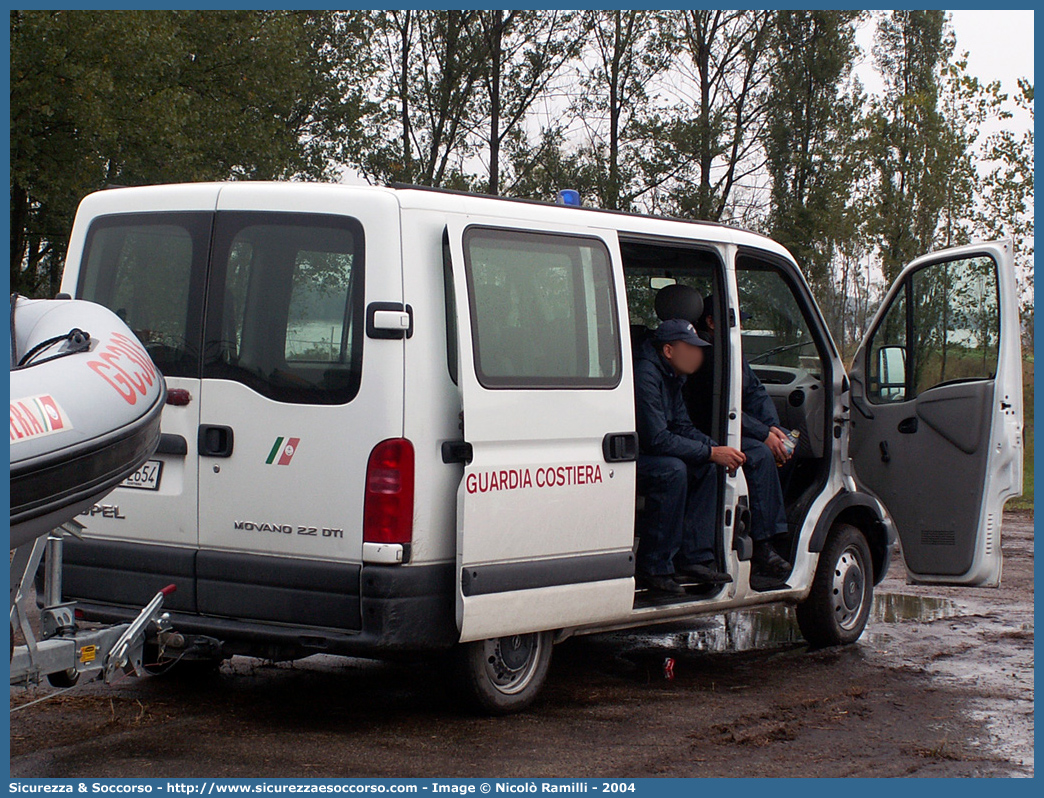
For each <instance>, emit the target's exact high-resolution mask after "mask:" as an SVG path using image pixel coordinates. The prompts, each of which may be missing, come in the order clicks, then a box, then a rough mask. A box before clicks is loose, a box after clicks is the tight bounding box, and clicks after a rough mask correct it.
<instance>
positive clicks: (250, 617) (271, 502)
mask: <svg viewBox="0 0 1044 798" xmlns="http://www.w3.org/2000/svg"><path fill="white" fill-rule="evenodd" d="M674 283H681V284H684V285H689V286H691V287H693V288H695V289H696V290H697V291H699V292H700V295H701V296H702V295H711V294H712V295H713V296H714V297H715V298H716V299H715V300H714V307H713V308H712V309H711V310H712V312H713V314H714V320H715V329H716V330H717V331H718V332H717V336H718V338H717V345H715V346H714V347H713V349H712V350H710V351H712V352H713V355H712V357H711V362H710V363H709V364H708V366H707V368H710V369H712V370H713V379H714V388H715V390H714V392H713V395H714V401H713V407H712V408H711V413H710V417H711V429H710V430H709V434H711V435H712V437H714V438H715V439H716V440H717V441H718V442H720V443H722V444H728V445H731V446H735V447H739V446H740V413H741V402H740V397H741V390H742V385H741V379H742V360H741V358H745V359H746V360H747V362H748V363H749V364H750V365H751V367H752V368H753V369H754V371H755V373H756V374H757V375H758V377H759V378H760V380H761V381H762V383H763V384H764V385H765V386H766V388H767V391H768V392H769V394H770V395H771V397H772V399H773V401H774V403H775V405H776V408H777V410H778V413H779V416H780V419H781V423H782V425H783V426H785V427H786V428H787V429H793V430H797V431H798V432H799V433H800V436H799V438H798V444H799V445H798V448H797V451H796V453H795V457H794V459H793V460H792V461H791V462H790V463H788V465H787V467H786V468H784V469H781V470H780V478H781V480H782V483H783V487H784V495H785V500H786V510H787V521H788V527H789V541H787V544H786V546H784V547H782V548H783V549H784V550H782V551H781V552H780V553H781V554H782V555H784V557H785V558H786V559H787V560H788V562H790V563H792V564H793V570H792V571H791V573H790V575H789V577H788V578H787V579H785V580H776V581H775V582H771V583H768V584H766V583H764V582H759V580H758V579H752V578H751V569H750V557H751V539H750V537H749V534H748V527H749V519H750V509H749V507H750V504H749V501H748V491H747V486H746V483H745V481H744V475H743V471H742V470H739V471H737V472H736V473H734V474H726V473H725V472H724V471H723V470H722V469H717V470H718V472H720V473H718V475H717V478H718V479H719V480H720V485H719V488H720V489H719V491H718V496H719V502H720V505H719V507H718V508H717V558H718V568H720V569H722V570H724V571H726V572H727V573H728V574H729V575H731V577H732V579H733V581H732V583H731V584H726V585H715V586H711V587H699V588H696V589H693V590H691V591H690V592H687V593H686V594H685V595H684V596H664V595H652V594H649V593H648V592H646V591H643V590H639V591H637V592H636V589H635V580H634V550H635V535H636V529H638V530H639V531H640V528H641V523H640V514H641V512H642V508H643V504H644V501H643V497H642V496H640V495H638V494H637V493H636V479H635V468H636V465H635V461H636V457H637V436H636V433H635V399H634V385H633V376H632V375H633V363H632V340H637V339H638V338H640V337H641V336H642V335H644V334H645V333H647V332H648V328H651V327H654V326H655V325H656V323H657V322H656V317H655V313H654V308H653V302H654V298H655V295H656V292H657V290H658V289H660V288H662V287H663V286H666V285H670V284H674ZM62 291H63V293H67V294H69V295H70V296H73V297H76V298H81V299H87V300H91V301H94V302H98V303H101V304H102V305H105V306H106V307H108V308H110V309H112V310H113V311H114V312H115V313H117V314H118V315H119V316H120V317H121V318H122V319H124V320H125V321H126V323H127V324H128V326H129V327H130V328H131V329H132V330H133V331H134V333H135V335H137V336H138V338H139V339H140V340H141V341H142V342H143V344H144V345H145V346H146V348H147V349H148V352H149V354H150V355H151V357H152V359H153V360H154V361H155V363H156V364H157V366H158V367H159V368H160V369H161V371H162V372H163V374H164V376H165V378H166V380H167V387H168V394H167V401H166V405H165V408H164V411H163V417H162V431H163V437H162V441H161V443H160V447H159V450H158V452H157V454H156V455H155V457H154V459H153V460H151V461H150V462H148V463H147V464H146V465H145V466H143V467H142V468H141V469H140V471H139V472H137V473H136V474H134V475H132V476H131V477H130V478H128V479H127V480H126V481H125V482H124V483H123V484H122V485H121V486H120V487H118V488H117V489H116V490H115V491H114V492H113V493H112V494H110V495H109V496H108V497H107V498H106V499H105V500H104V501H103V503H101V504H97V505H94V506H92V507H90V508H87V509H86V510H85V512H84V514H83V515H82V516H80V520H81V521H83V522H84V523H85V524H86V525H87V533H86V537H85V539H84V540H83V541H75V540H70V541H68V542H67V544H66V551H65V575H64V593H65V596H66V598H67V599H69V600H75V601H77V602H78V603H79V607H80V609H81V611H82V612H83V614H84V616H85V617H86V618H87V619H90V620H98V621H120V620H124V619H127V618H129V617H131V616H132V615H133V614H134V613H135V607H138V606H140V605H141V604H142V603H144V602H145V601H147V600H148V599H149V597H151V596H152V595H153V594H154V593H155V592H156V591H157V590H159V589H160V588H162V587H163V586H165V585H168V584H172V583H173V584H176V585H177V592H175V593H173V594H172V595H171V596H170V597H169V603H168V608H169V610H170V611H171V615H172V617H171V620H172V622H173V624H174V626H175V627H176V628H177V629H178V630H179V631H181V632H183V633H186V634H188V635H200V636H205V637H208V638H214V639H217V640H219V641H221V647H220V649H219V650H217V651H213V650H212V651H211V652H210V653H211V655H212V656H214V657H229V656H232V655H235V654H248V655H252V656H259V657H266V658H272V659H293V658H299V657H304V656H308V655H310V654H314V653H319V652H323V653H328V654H343V655H352V656H364V657H375V658H394V657H410V658H416V657H421V656H425V655H428V654H438V653H439V652H444V653H446V654H448V655H450V657H451V658H452V660H453V661H454V663H455V666H456V668H457V673H458V676H459V682H460V684H462V685H463V686H464V688H465V694H466V695H467V696H468V697H469V698H470V699H471V700H472V701H473V702H474V703H475V704H476V705H477V706H478V707H480V708H481V709H483V710H485V711H488V712H492V713H502V712H508V711H512V710H516V709H520V708H522V707H524V706H526V705H527V704H529V703H530V702H531V701H532V700H533V699H534V697H535V696H536V695H537V693H538V691H539V690H540V687H541V685H542V683H543V681H544V679H545V676H546V674H547V670H548V664H549V660H550V657H551V650H552V646H553V645H554V644H555V643H557V642H560V641H562V640H564V639H565V638H568V637H570V636H571V635H584V634H590V633H593V632H602V631H606V630H611V629H621V628H626V627H636V626H642V625H648V624H656V623H663V622H665V621H677V620H678V619H682V618H687V617H692V616H696V615H701V614H706V613H721V612H723V611H727V610H733V609H736V608H741V607H750V606H752V605H758V604H765V603H770V602H786V603H790V604H793V605H796V612H797V618H798V620H799V622H800V627H801V630H802V632H803V634H804V635H805V637H806V638H807V639H808V640H809V641H810V643H812V644H814V645H818V646H822V645H836V644H845V643H851V642H853V641H855V640H856V639H857V638H859V636H860V634H861V633H862V631H863V628H864V626H865V624H866V622H867V617H868V614H869V611H870V605H871V597H872V590H873V586H874V584H875V583H877V582H879V581H880V580H881V579H882V578H883V577H884V574H885V572H886V570H887V569H888V565H889V561H890V553H891V550H892V546H893V543H894V541H895V536H896V534H898V540H899V541H900V542H901V548H902V555H903V559H904V561H905V563H906V566H907V571H908V573H909V578H910V579H912V580H915V581H919V582H934V583H939V584H959V585H996V584H997V583H998V582H999V580H1000V576H1001V546H1000V525H1001V511H1002V508H1003V505H1004V502H1005V500H1006V499H1008V498H1010V497H1012V496H1016V495H1018V494H1019V493H1020V492H1021V490H1022V423H1023V422H1022V419H1023V410H1022V393H1021V379H1022V378H1021V356H1020V340H1019V339H1020V326H1019V318H1018V310H1017V303H1016V288H1015V275H1014V270H1013V261H1012V249H1011V244H1010V243H1009V242H1000V243H986V244H976V245H972V246H966V247H961V248H959V249H953V250H949V251H946V252H941V253H937V254H933V255H928V256H925V257H923V258H921V259H919V260H917V261H915V262H914V263H911V264H910V265H909V266H908V267H907V268H906V269H905V270H904V271H903V272H902V274H901V275H900V276H899V278H898V279H897V280H896V282H895V284H894V285H892V287H891V289H890V290H889V291H888V293H887V295H886V296H885V300H884V303H883V305H882V307H881V309H880V311H879V312H878V313H877V316H876V317H875V319H874V320H873V322H872V324H871V325H870V328H869V332H868V333H867V334H866V338H865V339H864V341H863V343H862V346H861V347H860V349H859V350H858V352H857V353H856V355H855V357H854V360H853V363H852V365H851V367H850V368H849V369H847V371H846V368H845V366H844V364H843V363H842V360H841V357H840V355H839V353H838V349H837V347H836V346H835V344H834V342H833V340H832V339H831V336H830V334H829V332H828V329H827V327H826V325H825V324H824V320H823V317H822V315H821V313H820V311H819V309H818V308H817V306H816V303H815V301H814V300H813V298H812V294H811V293H810V291H809V287H808V285H807V283H806V281H805V280H804V278H803V277H802V275H801V272H800V271H799V269H798V266H797V264H796V263H795V262H794V260H793V258H792V257H791V256H790V255H789V254H788V253H787V251H786V250H785V249H784V248H783V247H782V246H780V245H779V244H777V243H775V242H773V241H771V240H770V239H768V238H765V237H762V236H760V235H756V234H753V233H750V232H746V231H743V230H738V229H733V228H730V227H726V226H720V225H714V224H702V223H693V222H686V221H680V220H674V219H666V218H656V217H651V216H641V215H632V214H624V213H614V212H606V211H600V210H597V209H591V208H581V207H570V206H563V205H559V204H551V203H539V202H526V201H518V200H506V199H496V198H490V197H482V196H477V195H470V194H463V193H456V192H448V191H435V190H426V189H418V188H410V187H391V188H377V187H373V188H370V187H349V186H338V185H314V184H300V183H284V184H258V183H227V184H198V185H170V186H151V187H142V188H127V189H112V190H107V191H103V192H99V193H96V194H92V195H91V196H89V197H87V198H86V199H84V200H83V202H82V203H81V205H80V207H79V211H78V213H77V216H76V222H75V226H74V229H73V232H72V237H71V242H70V245H69V250H68V260H67V264H66V270H65V275H64V279H63V283H62ZM741 310H742V311H743V316H742V319H741V316H740V311H741ZM636 520H637V523H636ZM787 547H789V550H786V549H787ZM153 653H155V654H159V655H164V656H167V657H170V656H174V655H173V654H171V653H170V652H166V654H164V652H153Z"/></svg>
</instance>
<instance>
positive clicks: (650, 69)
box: [575, 10, 670, 210]
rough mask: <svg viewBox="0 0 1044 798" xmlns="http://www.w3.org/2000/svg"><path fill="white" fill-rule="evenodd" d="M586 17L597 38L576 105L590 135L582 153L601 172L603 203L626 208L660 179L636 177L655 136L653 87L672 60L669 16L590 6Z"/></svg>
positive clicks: (598, 196)
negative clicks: (652, 134) (651, 102)
mask: <svg viewBox="0 0 1044 798" xmlns="http://www.w3.org/2000/svg"><path fill="white" fill-rule="evenodd" d="M586 20H587V28H586V29H587V30H589V31H590V33H589V35H590V37H591V42H590V45H589V52H586V53H585V54H584V57H583V58H581V74H580V91H581V93H580V96H579V97H578V98H577V103H576V106H575V113H576V114H577V115H578V116H579V117H580V118H581V119H582V120H583V123H584V125H585V127H586V130H587V135H588V142H587V144H586V145H585V146H584V147H582V148H581V155H582V157H584V158H586V159H588V160H590V161H591V162H592V164H593V165H594V166H595V169H596V172H597V174H598V175H599V179H598V183H597V185H596V186H595V193H596V201H597V203H598V205H599V206H600V207H603V208H610V209H613V210H626V209H630V208H631V206H632V203H633V202H634V200H635V199H636V198H637V197H639V196H640V195H641V194H643V193H645V192H646V191H648V190H649V188H650V187H651V184H652V183H653V182H655V180H656V176H650V175H648V174H646V175H644V177H645V179H644V180H642V181H641V182H640V183H635V182H634V181H635V178H636V177H637V176H638V175H639V172H640V169H639V165H638V164H639V162H640V160H641V150H642V147H643V145H645V144H646V143H648V142H649V141H650V136H649V132H650V125H649V122H650V117H651V116H652V113H651V110H650V107H649V100H650V97H649V94H648V90H647V87H648V86H649V85H650V84H651V83H652V81H653V80H654V79H655V78H656V77H657V76H659V75H660V74H661V73H662V72H663V70H664V69H666V68H667V66H668V64H669V63H670V51H669V48H668V47H667V45H666V42H665V40H664V37H665V33H666V32H668V31H669V19H668V17H667V16H665V15H662V14H659V13H656V12H652V11H620V10H614V11H591V12H588V14H587V17H586ZM650 177H651V178H652V179H650Z"/></svg>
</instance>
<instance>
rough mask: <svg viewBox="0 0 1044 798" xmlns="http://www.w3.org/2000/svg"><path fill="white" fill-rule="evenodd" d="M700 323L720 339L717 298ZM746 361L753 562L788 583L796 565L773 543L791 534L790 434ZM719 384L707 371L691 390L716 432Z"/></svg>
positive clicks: (692, 409) (701, 416) (696, 410)
mask: <svg viewBox="0 0 1044 798" xmlns="http://www.w3.org/2000/svg"><path fill="white" fill-rule="evenodd" d="M672 288H673V286H672ZM694 293H695V292H694ZM748 318H750V316H749V315H748V314H746V313H743V312H742V311H741V312H740V320H741V321H745V320H746V319H748ZM694 324H695V326H696V329H697V331H698V332H699V334H700V336H701V337H703V338H704V339H705V340H707V341H713V340H714V296H713V294H712V295H709V296H707V297H704V299H703V302H702V303H701V310H700V315H699V318H697V319H696V320H695V322H694ZM708 354H709V353H708ZM741 363H742V369H743V395H742V407H741V413H742V416H741V418H742V426H741V435H742V437H741V441H740V448H741V450H742V451H743V453H744V455H746V458H747V459H746V462H745V463H744V466H743V473H744V476H746V479H747V486H748V488H749V489H750V527H751V528H750V536H751V539H752V540H753V541H754V556H753V560H752V564H753V566H754V570H755V572H756V573H758V574H760V575H762V576H764V577H768V578H770V579H785V578H786V577H787V576H788V575H789V574H790V570H791V566H790V563H789V562H787V561H786V560H785V559H783V558H782V557H780V556H779V554H778V553H777V552H776V550H775V549H774V548H773V547H772V545H771V543H770V542H769V541H770V539H771V538H773V537H774V536H776V535H783V534H786V533H787V531H788V528H787V519H786V512H785V509H784V506H783V488H782V485H781V483H780V479H779V469H778V468H777V467H776V465H777V463H786V462H787V460H789V459H790V457H791V453H790V452H789V451H788V450H787V448H786V446H785V445H784V443H783V442H784V440H785V439H786V436H787V433H786V432H785V431H784V430H783V429H782V428H781V427H780V424H779V415H778V414H777V413H776V406H775V404H773V402H772V397H771V396H769V394H768V391H766V390H765V386H764V385H763V384H762V383H761V380H759V379H758V376H757V375H756V374H755V373H754V369H752V368H751V367H750V364H749V363H748V362H747V359H746V358H741ZM713 384H714V375H713V373H712V371H711V369H710V368H705V369H703V370H702V371H701V372H700V374H699V378H698V379H696V380H692V381H690V382H689V383H688V384H687V385H686V386H685V401H686V406H687V407H688V409H689V413H690V416H691V417H692V420H693V423H694V424H695V425H696V427H697V428H703V429H710V423H711V402H712V398H713V396H712V391H713Z"/></svg>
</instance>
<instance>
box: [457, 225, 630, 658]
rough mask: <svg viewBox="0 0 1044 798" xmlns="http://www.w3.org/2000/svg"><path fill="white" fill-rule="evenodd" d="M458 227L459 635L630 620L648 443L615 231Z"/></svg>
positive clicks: (476, 637)
mask: <svg viewBox="0 0 1044 798" xmlns="http://www.w3.org/2000/svg"><path fill="white" fill-rule="evenodd" d="M446 233H447V236H448V239H449V251H450V261H451V263H452V268H451V270H448V275H447V276H448V277H449V278H450V279H451V281H452V283H453V286H452V290H450V291H449V292H448V296H450V297H452V298H453V301H455V303H456V308H457V311H456V313H454V311H453V309H452V308H450V309H448V312H449V314H450V318H451V319H452V318H454V317H455V318H456V319H458V320H459V323H458V324H457V325H456V326H457V328H458V329H457V335H458V341H459V348H458V352H459V356H458V358H457V372H458V373H457V375H456V376H457V383H458V385H459V386H460V391H461V396H462V402H463V408H464V415H463V430H464V439H465V442H466V443H465V444H464V445H463V446H459V445H458V446H457V447H456V452H457V456H459V457H460V459H462V460H464V461H465V468H464V478H463V480H462V481H461V485H460V488H459V490H458V494H457V576H458V582H457V622H458V625H459V627H460V630H461V636H460V639H461V641H463V642H467V641H471V640H482V639H489V638H496V637H501V636H505V635H513V634H521V633H527V632H535V631H543V630H551V629H562V628H568V627H572V626H577V625H581V624H586V623H595V622H598V621H604V620H608V619H611V618H618V617H620V616H622V615H625V614H626V613H628V612H629V611H630V610H631V607H632V603H633V599H634V579H633V572H634V561H633V557H632V550H631V546H632V542H633V537H634V504H635V460H636V459H637V435H636V433H635V432H634V428H635V426H634V394H633V387H632V375H631V362H630V358H629V357H627V356H626V355H625V353H626V352H627V348H626V345H625V341H624V339H623V336H622V329H623V328H622V327H621V319H626V318H627V307H626V300H625V296H624V289H623V285H624V284H623V272H622V268H621V265H620V254H619V244H618V242H617V240H616V236H615V233H611V232H607V233H605V234H604V235H600V234H592V233H591V231H590V230H588V229H586V228H576V229H570V228H569V227H567V226H563V225H540V226H539V229H536V228H534V227H533V226H530V227H528V228H525V229H523V228H521V227H519V226H507V225H506V224H505V222H504V220H502V219H491V220H482V219H480V218H478V217H469V223H467V224H465V223H463V222H462V221H460V222H458V221H451V222H450V224H449V226H448V227H447V231H446ZM444 448H445V447H444ZM453 456H454V455H453V453H449V454H448V455H447V452H445V451H444V459H452V458H453Z"/></svg>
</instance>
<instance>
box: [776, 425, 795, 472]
mask: <svg viewBox="0 0 1044 798" xmlns="http://www.w3.org/2000/svg"><path fill="white" fill-rule="evenodd" d="M800 437H801V431H800V430H796V429H792V430H791V431H790V432H788V433H787V437H785V438H784V439H783V448H785V449H786V450H787V459H788V460H789V459H790V458H791V457H793V456H794V452H795V451H797V444H798V438H800ZM776 467H777V468H782V467H783V463H776Z"/></svg>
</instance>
